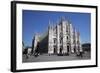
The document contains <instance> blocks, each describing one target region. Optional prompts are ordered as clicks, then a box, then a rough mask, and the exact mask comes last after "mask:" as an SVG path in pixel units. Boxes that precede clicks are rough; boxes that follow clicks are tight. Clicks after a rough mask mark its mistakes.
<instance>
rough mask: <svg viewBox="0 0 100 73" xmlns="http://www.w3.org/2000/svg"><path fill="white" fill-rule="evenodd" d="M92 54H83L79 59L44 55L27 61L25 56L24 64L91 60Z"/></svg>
mask: <svg viewBox="0 0 100 73" xmlns="http://www.w3.org/2000/svg"><path fill="white" fill-rule="evenodd" d="M90 58H91V56H90V52H86V53H84V54H83V57H82V58H81V57H77V56H76V55H75V54H70V55H69V56H57V55H50V56H49V55H48V54H42V55H39V56H38V57H34V56H30V57H29V58H28V59H26V57H25V56H23V63H26V62H27V63H28V62H48V61H67V60H86V59H90Z"/></svg>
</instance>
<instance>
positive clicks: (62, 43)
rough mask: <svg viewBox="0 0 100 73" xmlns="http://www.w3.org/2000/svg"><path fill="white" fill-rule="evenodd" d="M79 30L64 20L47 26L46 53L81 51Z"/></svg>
mask: <svg viewBox="0 0 100 73" xmlns="http://www.w3.org/2000/svg"><path fill="white" fill-rule="evenodd" d="M79 37H80V35H79V31H78V32H77V31H76V29H75V28H73V26H72V24H71V23H70V22H69V21H68V20H66V19H61V21H60V22H59V23H58V24H57V25H56V26H49V28H48V54H70V53H77V52H80V51H82V48H81V43H80V38H79Z"/></svg>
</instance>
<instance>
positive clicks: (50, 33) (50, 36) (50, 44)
mask: <svg viewBox="0 0 100 73" xmlns="http://www.w3.org/2000/svg"><path fill="white" fill-rule="evenodd" d="M53 52H54V50H53V27H51V26H49V29H48V54H53Z"/></svg>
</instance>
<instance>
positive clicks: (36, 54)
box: [35, 42, 40, 57]
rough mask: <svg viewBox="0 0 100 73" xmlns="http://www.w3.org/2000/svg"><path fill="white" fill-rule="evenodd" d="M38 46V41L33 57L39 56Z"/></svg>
mask: <svg viewBox="0 0 100 73" xmlns="http://www.w3.org/2000/svg"><path fill="white" fill-rule="evenodd" d="M39 48H40V45H39V42H38V44H37V48H36V50H35V57H37V56H39Z"/></svg>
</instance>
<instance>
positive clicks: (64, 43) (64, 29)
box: [62, 21, 67, 54]
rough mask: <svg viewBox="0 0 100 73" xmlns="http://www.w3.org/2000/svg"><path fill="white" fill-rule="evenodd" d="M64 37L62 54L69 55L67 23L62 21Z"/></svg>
mask: <svg viewBox="0 0 100 73" xmlns="http://www.w3.org/2000/svg"><path fill="white" fill-rule="evenodd" d="M62 35H63V36H62V37H63V51H62V53H63V54H65V53H67V50H66V48H67V46H66V21H62Z"/></svg>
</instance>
